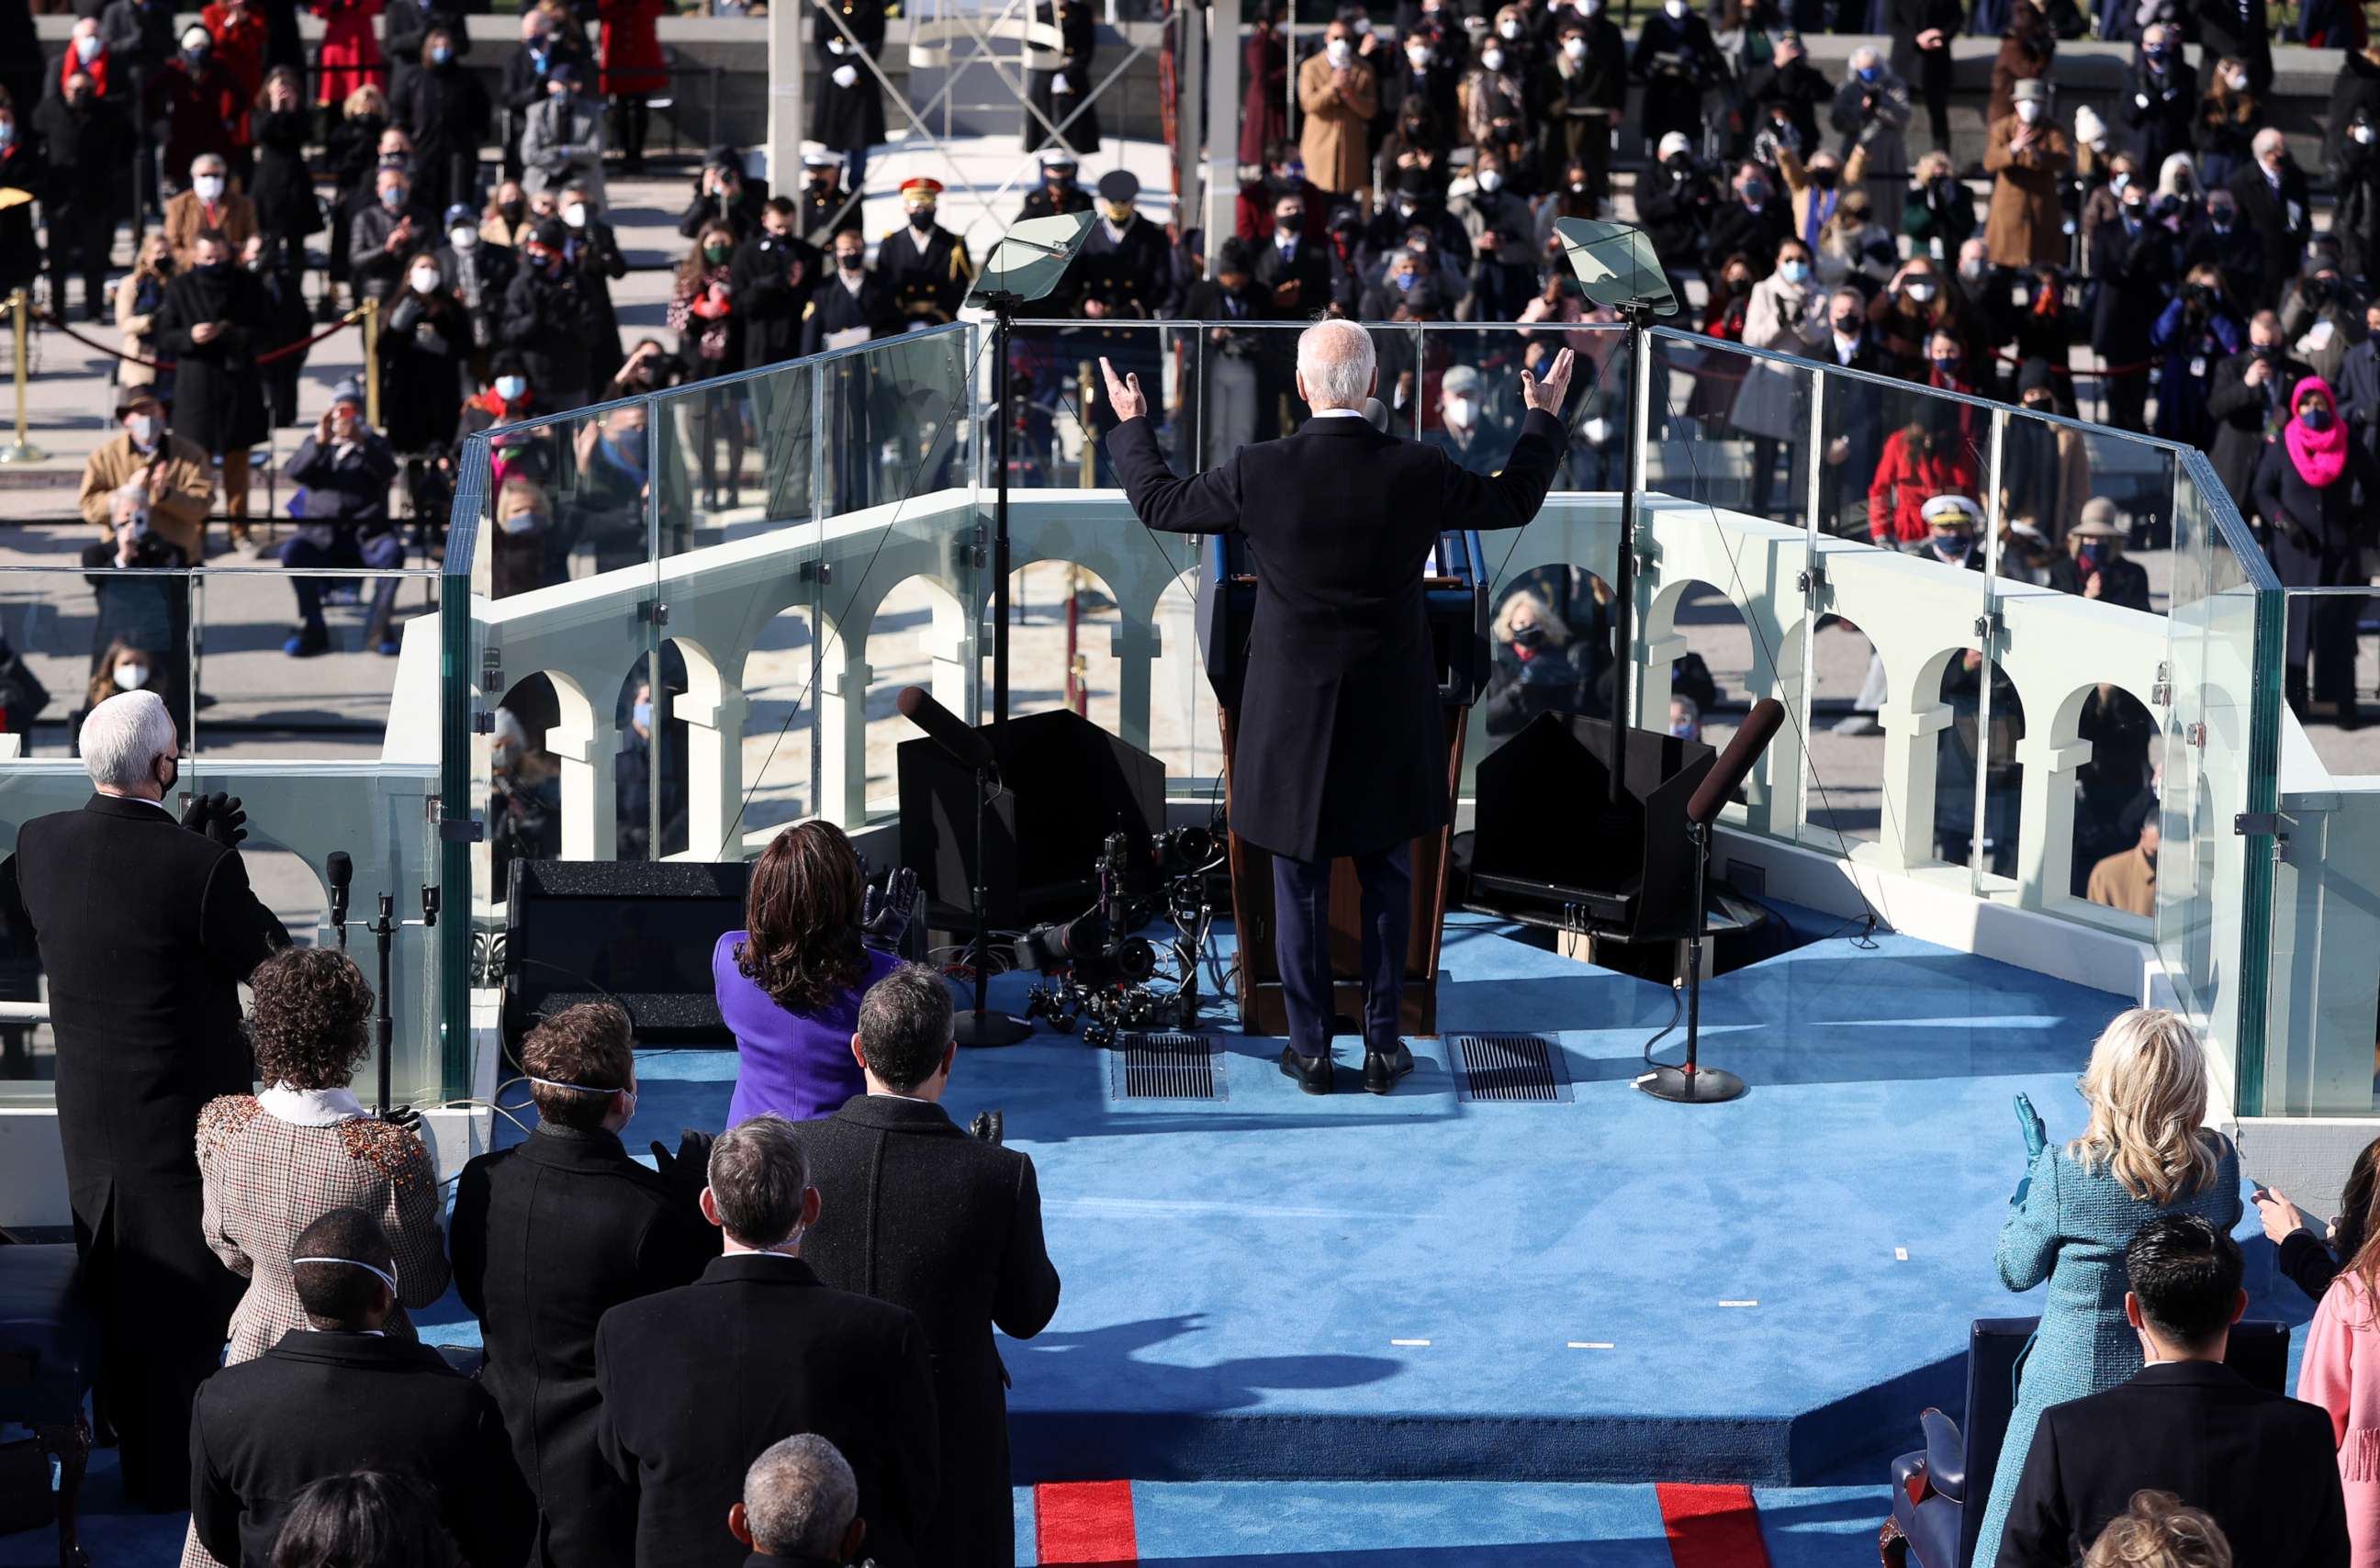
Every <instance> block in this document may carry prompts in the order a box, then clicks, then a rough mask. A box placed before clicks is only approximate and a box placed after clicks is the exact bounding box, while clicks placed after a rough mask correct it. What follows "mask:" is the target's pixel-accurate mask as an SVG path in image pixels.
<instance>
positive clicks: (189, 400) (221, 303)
mask: <svg viewBox="0 0 2380 1568" xmlns="http://www.w3.org/2000/svg"><path fill="white" fill-rule="evenodd" d="M272 320H273V300H272V298H271V296H269V295H267V294H266V293H265V291H264V283H263V280H262V279H261V278H259V277H258V276H257V275H256V274H255V273H251V272H249V271H248V270H247V269H245V268H243V267H237V266H228V267H226V270H225V271H224V272H223V273H220V274H218V275H215V276H212V277H210V276H208V275H206V274H205V273H200V272H198V271H195V270H193V271H190V272H186V273H176V274H175V276H174V279H173V281H172V282H170V283H168V284H167V285H166V286H165V300H164V304H163V305H161V306H160V307H159V308H158V310H157V319H156V346H157V352H158V353H159V354H160V355H162V356H164V358H166V359H172V360H173V361H174V362H175V367H176V369H175V391H174V433H175V434H176V435H178V436H180V437H181V438H182V439H183V440H184V441H187V442H188V443H189V444H191V445H193V446H200V447H204V448H205V449H206V450H207V451H209V452H232V451H237V450H239V449H240V448H242V447H248V446H253V445H255V444H257V443H258V442H261V441H262V440H263V439H264V437H265V434H266V432H267V431H268V429H269V428H270V427H269V425H268V423H267V421H266V419H265V413H264V380H263V377H262V376H261V374H260V372H259V371H258V368H257V363H256V356H257V355H258V354H259V353H261V352H262V351H263V350H265V349H267V348H271V347H273V346H275V345H273V344H272V343H271V342H269V341H267V339H268V338H269V337H270V336H271V334H272ZM204 322H219V323H222V326H223V330H222V331H220V332H218V333H217V334H215V335H214V336H213V337H212V338H211V339H209V340H208V341H207V342H205V343H200V342H199V341H198V340H197V339H196V338H194V337H193V336H192V335H191V333H192V330H193V329H194V328H196V327H198V326H199V325H200V324H201V323H204Z"/></svg>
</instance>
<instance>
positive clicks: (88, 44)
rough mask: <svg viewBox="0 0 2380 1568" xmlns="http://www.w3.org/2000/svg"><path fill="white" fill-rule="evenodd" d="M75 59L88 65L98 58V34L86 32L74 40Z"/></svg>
mask: <svg viewBox="0 0 2380 1568" xmlns="http://www.w3.org/2000/svg"><path fill="white" fill-rule="evenodd" d="M75 58H76V59H78V60H80V61H81V62H82V63H83V64H84V65H86V66H87V65H90V64H91V62H92V61H93V60H96V59H98V58H99V34H97V33H95V32H87V33H85V34H83V35H82V36H81V37H80V38H78V39H76V40H75Z"/></svg>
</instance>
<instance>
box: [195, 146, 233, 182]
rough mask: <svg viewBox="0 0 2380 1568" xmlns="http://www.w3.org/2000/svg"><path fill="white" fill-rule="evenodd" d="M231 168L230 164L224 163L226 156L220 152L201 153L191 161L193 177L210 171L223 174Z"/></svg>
mask: <svg viewBox="0 0 2380 1568" xmlns="http://www.w3.org/2000/svg"><path fill="white" fill-rule="evenodd" d="M230 167H231V165H230V164H226V163H225V162H224V155H223V154H222V153H220V152H201V153H200V154H199V155H198V156H197V157H195V158H193V159H191V160H190V174H191V175H192V176H193V177H195V176H198V175H199V174H200V173H202V172H203V171H205V170H208V169H212V170H213V171H214V172H215V173H217V174H223V173H225V171H226V170H228V169H229V168H230Z"/></svg>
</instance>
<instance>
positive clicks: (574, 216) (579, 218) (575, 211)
mask: <svg viewBox="0 0 2380 1568" xmlns="http://www.w3.org/2000/svg"><path fill="white" fill-rule="evenodd" d="M562 221H563V222H564V223H565V224H568V225H570V226H571V227H572V228H585V227H586V226H587V203H586V202H584V201H573V202H571V203H570V204H569V205H568V206H566V207H565V208H563V209H562Z"/></svg>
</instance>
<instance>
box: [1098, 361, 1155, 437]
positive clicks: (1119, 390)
mask: <svg viewBox="0 0 2380 1568" xmlns="http://www.w3.org/2000/svg"><path fill="white" fill-rule="evenodd" d="M1099 374H1100V375H1102V376H1104V377H1105V378H1106V379H1107V383H1108V407H1111V408H1112V409H1114V410H1115V417H1116V419H1117V421H1118V422H1119V423H1121V422H1122V421H1123V420H1125V419H1138V418H1140V417H1141V416H1142V415H1143V414H1146V413H1147V412H1148V399H1147V398H1146V397H1144V396H1142V395H1141V393H1140V377H1139V376H1137V375H1125V376H1119V375H1117V374H1116V369H1115V361H1114V360H1112V359H1109V358H1108V357H1107V356H1106V355H1104V354H1102V355H1100V356H1099Z"/></svg>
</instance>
